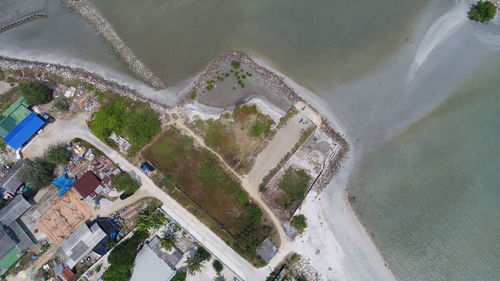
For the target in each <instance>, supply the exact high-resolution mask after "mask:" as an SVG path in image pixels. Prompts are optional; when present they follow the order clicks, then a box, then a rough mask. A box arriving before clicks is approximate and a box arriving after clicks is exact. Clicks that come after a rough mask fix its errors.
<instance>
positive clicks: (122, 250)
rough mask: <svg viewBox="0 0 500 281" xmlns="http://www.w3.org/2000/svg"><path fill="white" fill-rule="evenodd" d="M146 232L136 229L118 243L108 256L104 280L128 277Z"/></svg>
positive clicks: (119, 279) (127, 278) (125, 278)
mask: <svg viewBox="0 0 500 281" xmlns="http://www.w3.org/2000/svg"><path fill="white" fill-rule="evenodd" d="M147 238H148V233H147V232H145V231H136V232H135V233H134V234H133V235H132V237H130V238H129V239H127V240H125V241H124V242H123V243H120V244H118V245H117V246H116V247H114V248H113V250H112V251H111V253H110V254H109V256H108V262H109V264H110V266H109V268H108V269H107V270H106V272H104V278H105V279H106V281H123V280H129V279H130V270H131V269H132V268H133V267H134V261H135V257H136V255H137V251H138V247H139V245H140V244H141V243H143V242H144V241H146V239H147Z"/></svg>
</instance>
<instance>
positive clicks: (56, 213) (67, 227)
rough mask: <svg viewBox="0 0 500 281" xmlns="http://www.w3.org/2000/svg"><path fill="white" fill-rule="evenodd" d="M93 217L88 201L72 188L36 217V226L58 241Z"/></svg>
mask: <svg viewBox="0 0 500 281" xmlns="http://www.w3.org/2000/svg"><path fill="white" fill-rule="evenodd" d="M94 218H95V215H94V213H93V212H92V209H91V207H90V205H89V203H87V202H86V201H85V200H83V198H82V196H81V195H80V194H79V193H78V192H77V191H76V190H75V189H73V188H72V189H70V190H68V191H67V192H66V193H65V194H64V195H63V196H62V197H61V198H59V199H58V200H57V201H56V202H55V204H54V205H53V206H52V207H51V208H50V209H49V210H48V211H47V212H46V213H45V214H44V215H43V216H42V217H41V218H40V219H38V221H37V222H36V226H37V228H38V230H39V231H40V232H42V233H44V234H45V235H46V236H47V237H48V238H49V239H50V240H51V241H53V242H54V243H60V242H61V241H63V240H64V239H66V238H67V237H68V236H69V235H70V234H71V233H73V232H74V231H75V230H76V229H77V228H78V227H80V226H81V225H82V224H84V223H85V222H87V221H89V220H92V219H94Z"/></svg>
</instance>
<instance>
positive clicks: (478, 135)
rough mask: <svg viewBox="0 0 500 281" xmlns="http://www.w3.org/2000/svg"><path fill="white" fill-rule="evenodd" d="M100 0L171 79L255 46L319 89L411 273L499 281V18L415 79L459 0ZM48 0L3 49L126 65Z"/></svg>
mask: <svg viewBox="0 0 500 281" xmlns="http://www.w3.org/2000/svg"><path fill="white" fill-rule="evenodd" d="M30 1H31V2H32V3H36V5H35V4H34V6H33V7H35V6H36V7H38V6H39V4H40V3H41V2H43V1H37V0H16V1H14V0H5V1H4V2H0V7H1V8H2V12H3V13H0V19H1V17H2V15H9V13H8V12H7V13H5V12H4V11H8V10H9V9H12V8H19V7H21V8H23V9H24V8H25V7H30V5H29V3H30ZM92 1H93V2H94V3H95V4H96V5H97V7H98V8H99V10H100V11H101V12H102V13H103V14H104V15H105V17H106V18H107V19H108V20H109V21H110V23H111V24H112V25H113V26H114V27H115V29H116V31H117V32H118V34H119V35H120V36H121V37H122V38H123V40H124V41H125V43H126V44H128V45H129V46H130V47H131V48H132V50H134V52H135V53H136V54H137V56H138V57H139V58H140V59H141V60H143V61H144V63H145V64H146V65H147V66H149V67H150V68H151V69H152V70H153V71H154V72H155V73H156V74H157V75H158V76H160V77H161V78H163V79H164V80H166V81H167V82H168V83H170V84H175V83H177V82H180V81H182V80H184V79H187V78H189V77H192V76H193V75H195V74H196V73H198V72H199V71H201V70H202V69H203V68H204V67H205V66H206V64H207V63H208V62H209V61H210V60H211V59H213V58H214V57H215V56H217V55H218V54H221V53H223V52H226V51H230V50H244V51H247V52H249V53H250V54H254V55H259V56H261V57H263V58H265V59H267V60H269V61H271V62H272V63H273V64H274V65H275V66H276V67H277V68H278V69H279V70H281V71H282V72H284V73H286V74H287V75H289V76H291V77H292V78H293V79H294V80H296V81H298V82H299V83H300V84H302V85H303V86H306V87H308V88H309V89H311V90H313V91H314V92H315V93H316V94H318V95H319V96H320V97H321V98H322V99H323V102H322V104H321V105H322V106H324V107H325V108H327V109H330V111H332V112H333V113H334V114H335V115H336V116H337V117H338V118H339V121H340V123H341V124H342V125H343V126H344V128H345V131H346V133H347V134H348V136H349V137H350V140H351V142H352V146H353V158H356V163H357V164H356V165H354V169H353V170H354V172H353V174H352V175H351V176H350V178H349V182H348V186H349V188H348V190H349V192H350V193H352V194H353V195H354V196H356V200H355V201H356V203H355V204H354V206H355V209H356V211H357V212H358V214H360V217H361V219H362V222H363V223H364V224H365V225H366V226H367V228H368V231H369V232H370V233H373V237H374V241H375V242H376V245H377V246H378V247H379V248H380V250H381V252H382V255H383V256H384V258H385V259H386V260H387V263H388V265H389V267H390V268H391V269H392V270H393V271H394V272H395V274H396V275H397V277H398V278H399V279H401V280H405V281H406V280H411V281H413V280H499V278H498V276H500V271H499V270H500V246H499V245H498V242H499V241H500V236H499V235H500V234H499V233H500V232H499V231H500V220H499V219H498V217H499V215H500V214H499V207H498V206H499V205H498V201H499V200H500V188H498V182H499V180H500V179H499V174H500V173H499V172H498V167H499V164H500V163H499V162H500V152H499V147H500V146H499V145H498V144H499V143H500V135H499V133H500V110H499V109H500V90H499V89H500V79H498V77H499V75H498V73H500V53H499V51H497V50H495V49H494V48H497V47H498V46H495V44H494V43H495V42H496V40H498V39H495V37H488V36H489V34H491V33H493V34H494V33H495V32H496V33H498V31H499V27H498V24H491V25H488V26H484V25H479V24H473V23H470V22H466V23H463V24H462V25H461V26H459V27H457V31H456V32H455V33H453V34H451V35H448V36H444V35H441V34H440V33H439V32H437V35H436V36H435V37H434V38H431V39H434V40H429V42H431V43H432V42H439V44H437V45H436V48H435V49H434V50H432V52H430V55H429V57H428V58H427V59H426V60H425V62H424V63H423V65H422V66H421V67H420V70H419V72H418V73H417V76H416V78H415V80H414V81H411V82H407V81H406V79H407V75H408V72H409V69H410V67H411V64H412V62H413V59H414V57H415V53H416V52H417V50H418V49H420V47H422V44H421V41H423V40H422V38H423V37H424V34H426V31H427V30H428V29H431V28H429V27H431V26H436V27H439V26H444V24H440V23H441V22H439V21H437V20H438V19H439V18H441V16H445V15H447V12H448V11H449V10H450V8H451V7H452V6H453V5H454V4H456V3H457V2H460V1H459V0H457V1H451V0H450V1H449V0H428V1H414V0H405V1H402V0H377V1H373V0H359V1H344V0H331V1H327V0H310V1H297V0H293V1H291V0H286V1H285V0H276V1H264V0H256V1H235V0H212V1H200V0H182V1H181V0H179V1H174V0H166V1H160V0H144V1H136V0H92ZM45 2H46V7H47V8H48V11H49V12H50V13H51V16H49V20H47V21H39V22H36V23H35V22H34V23H33V24H28V25H25V26H22V27H20V28H16V29H15V30H12V31H9V32H8V33H5V34H0V51H1V52H4V53H10V54H14V55H15V54H16V53H30V54H33V55H34V56H41V57H42V58H43V57H46V56H50V57H53V58H57V59H61V60H62V63H65V62H70V63H72V62H73V60H72V59H71V58H75V59H77V61H79V62H82V61H83V62H88V63H92V65H91V66H92V67H91V68H93V65H94V64H96V63H99V64H101V65H102V66H104V67H106V68H108V69H112V70H114V71H121V72H124V73H126V72H127V71H126V69H125V67H124V65H123V63H121V62H120V61H119V59H118V58H117V56H116V55H114V54H113V53H112V52H111V51H110V50H109V49H107V48H106V45H105V44H104V43H103V42H102V41H101V40H99V38H98V37H97V36H96V35H95V34H94V33H92V31H91V29H90V27H89V26H87V25H85V24H84V23H82V22H81V21H79V20H78V19H77V18H76V16H75V15H72V14H69V13H68V12H67V11H65V10H64V9H63V8H62V7H61V5H60V3H59V2H57V1H56V0H47V1H45ZM6 3H7V4H6ZM19 3H23V5H19ZM26 3H28V4H26ZM15 10H16V11H17V10H19V9H15ZM454 16H457V15H456V14H450V15H449V16H445V19H451V22H452V23H453V22H454V21H453V19H454V18H453V17H454ZM458 16H459V17H460V14H459V15H458ZM462 16H465V14H463V15H462ZM435 22H437V23H438V24H437V25H434V24H433V23H435ZM444 23H447V21H444ZM448 23H449V22H448ZM446 30H447V29H446V28H444V31H446ZM478 34H481V35H486V37H485V38H486V39H488V40H486V41H489V42H490V43H493V44H487V43H484V42H482V41H481V40H479V37H478ZM483 39H484V38H483ZM498 43H500V40H498ZM497 45H498V44H497ZM423 47H425V44H424V46H423ZM424 49H425V48H424ZM448 97H449V98H448ZM443 101H444V103H443ZM441 103H442V104H441ZM439 104H441V105H440V106H439ZM435 106H438V107H437V109H434V110H433V111H432V113H431V114H430V115H428V116H426V117H424V118H423V119H422V120H420V121H418V122H416V123H415V124H414V125H412V126H409V125H410V124H412V123H414V122H415V121H416V120H418V119H420V118H422V117H423V115H425V113H426V112H427V111H429V110H431V109H433V108H434V107H435ZM408 126H409V127H408ZM394 134H397V135H396V136H394ZM330 188H332V187H330ZM328 192H329V191H328V190H327V191H326V193H327V194H328ZM326 198H327V197H326ZM326 198H325V199H326ZM340 232H341V231H340ZM344 240H348V237H347V238H346V239H344ZM346 252H347V251H346ZM350 252H351V253H358V249H354V250H352V251H350ZM345 258H346V262H349V260H348V259H349V258H350V257H348V256H346V257H345ZM356 270H357V269H353V272H351V273H350V276H356ZM364 270H365V269H359V271H360V272H364ZM359 276H365V275H362V274H360V275H359ZM357 280H364V279H362V277H360V278H358V279H357ZM349 281H350V280H349Z"/></svg>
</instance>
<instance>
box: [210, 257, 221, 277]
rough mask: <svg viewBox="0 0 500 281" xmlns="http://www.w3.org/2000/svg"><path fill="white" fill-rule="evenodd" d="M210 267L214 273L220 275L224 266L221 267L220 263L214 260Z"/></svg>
mask: <svg viewBox="0 0 500 281" xmlns="http://www.w3.org/2000/svg"><path fill="white" fill-rule="evenodd" d="M212 267H213V268H214V270H215V272H216V273H217V274H218V275H220V273H221V272H222V270H224V266H223V265H222V263H221V262H220V261H219V260H214V262H213V263H212Z"/></svg>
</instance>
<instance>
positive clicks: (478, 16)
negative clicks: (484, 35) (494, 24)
mask: <svg viewBox="0 0 500 281" xmlns="http://www.w3.org/2000/svg"><path fill="white" fill-rule="evenodd" d="M496 12H497V7H496V6H495V5H494V4H493V3H492V2H491V1H479V2H477V3H476V4H474V5H472V7H471V9H470V11H469V18H470V19H471V20H474V21H478V22H482V23H488V22H489V21H490V20H492V19H493V18H494V17H495V15H496Z"/></svg>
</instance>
